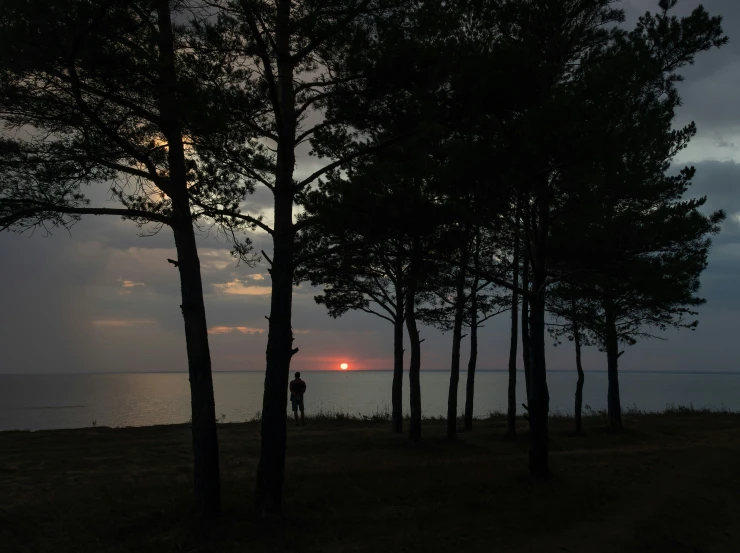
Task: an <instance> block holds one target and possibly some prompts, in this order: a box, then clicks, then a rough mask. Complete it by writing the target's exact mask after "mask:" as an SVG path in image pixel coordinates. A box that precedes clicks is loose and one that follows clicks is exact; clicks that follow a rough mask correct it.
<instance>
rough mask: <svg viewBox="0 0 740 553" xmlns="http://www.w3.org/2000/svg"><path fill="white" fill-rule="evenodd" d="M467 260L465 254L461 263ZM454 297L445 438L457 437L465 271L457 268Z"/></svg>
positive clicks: (452, 438)
mask: <svg viewBox="0 0 740 553" xmlns="http://www.w3.org/2000/svg"><path fill="white" fill-rule="evenodd" d="M465 261H467V256H465V259H464V260H463V263H464V262H465ZM455 293H456V297H455V318H454V321H453V326H452V363H451V366H450V388H449V392H448V394H447V439H448V440H450V441H452V440H454V439H455V438H456V437H457V386H458V383H459V381H460V342H462V325H463V319H464V317H465V271H464V270H463V269H458V274H457V286H456V290H455Z"/></svg>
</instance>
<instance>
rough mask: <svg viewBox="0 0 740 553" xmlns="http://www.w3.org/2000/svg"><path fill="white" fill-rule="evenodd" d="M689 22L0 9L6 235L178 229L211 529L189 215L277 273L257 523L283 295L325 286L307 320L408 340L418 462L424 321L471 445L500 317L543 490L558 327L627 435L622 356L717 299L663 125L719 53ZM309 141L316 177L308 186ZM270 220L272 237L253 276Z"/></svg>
mask: <svg viewBox="0 0 740 553" xmlns="http://www.w3.org/2000/svg"><path fill="white" fill-rule="evenodd" d="M676 3H677V0H660V2H658V4H657V6H656V7H657V11H656V12H654V13H646V14H645V15H643V16H642V17H641V18H640V19H639V21H638V22H637V24H636V25H635V27H634V28H633V29H629V30H628V29H624V28H623V20H624V15H623V13H622V11H621V10H619V9H618V6H617V4H618V2H615V1H613V0H470V1H467V2H453V3H448V2H439V1H437V2H434V1H430V2H418V1H409V0H302V1H291V0H275V1H274V2H267V1H266V0H132V1H125V2H124V1H103V0H64V1H61V0H52V1H48V0H45V1H43V2H42V1H41V0H17V1H15V2H10V3H6V4H4V6H3V8H4V9H3V12H2V13H1V14H0V119H2V120H3V122H4V125H5V127H4V132H3V137H2V140H1V141H0V229H10V230H14V231H17V232H25V231H29V230H33V229H34V228H36V227H43V228H45V229H47V230H49V229H53V228H54V227H57V226H62V227H70V226H71V225H73V224H74V223H75V222H76V221H77V220H79V218H80V217H82V216H83V215H87V214H91V215H117V216H120V217H123V218H125V219H129V220H131V221H133V222H134V223H135V224H137V225H139V226H142V225H156V228H155V229H154V230H158V229H159V228H160V227H163V226H167V227H169V228H171V229H172V232H173V236H174V240H175V246H176V251H177V256H178V259H177V260H173V263H174V265H175V267H176V268H177V269H178V271H179V277H180V283H181V287H182V305H180V309H181V311H182V314H183V318H184V324H185V336H186V344H187V355H188V363H189V375H190V385H191V394H192V413H193V417H192V420H193V424H192V432H193V453H194V486H195V504H196V508H197V510H198V512H199V513H200V514H202V515H203V516H212V515H215V514H217V513H218V512H219V509H220V491H219V490H220V482H219V457H218V442H217V436H216V424H215V407H214V400H213V386H212V378H211V362H210V354H209V349H208V334H207V324H206V313H205V306H204V301H203V292H202V284H201V276H200V264H199V261H198V251H197V246H196V225H197V224H198V223H199V221H202V222H204V223H205V224H208V225H215V226H216V228H218V229H219V230H220V232H222V233H223V235H224V236H225V237H226V238H227V239H229V240H230V241H231V243H232V244H233V254H234V255H235V256H237V257H238V258H240V259H241V260H244V261H246V262H248V263H257V262H259V261H261V259H264V260H265V261H266V262H267V263H268V265H269V269H268V271H269V273H270V276H271V279H272V295H271V304H270V315H269V317H268V319H269V332H268V339H267V350H266V372H265V387H264V396H263V409H262V422H261V425H262V426H261V455H260V460H259V465H258V467H257V479H256V489H255V505H256V509H257V511H258V512H259V513H260V514H261V515H262V516H266V517H267V516H274V515H277V514H279V513H280V511H281V505H282V497H283V484H284V476H285V475H284V473H285V452H286V441H287V434H286V422H287V418H286V407H287V387H288V379H289V369H290V362H291V358H292V357H293V356H294V355H295V354H296V353H298V348H297V347H295V346H296V344H294V337H293V333H292V327H291V309H292V305H291V304H292V293H293V287H294V286H295V285H299V284H301V283H303V282H310V283H311V284H314V285H319V286H322V287H323V292H322V293H321V294H320V295H319V296H317V298H316V301H317V302H318V303H320V304H323V305H325V306H326V307H327V309H328V312H329V314H330V315H331V316H333V317H338V316H341V315H342V314H344V313H346V312H347V311H349V310H361V311H365V312H367V313H369V314H373V315H375V316H378V317H381V318H383V319H385V320H387V321H388V323H390V324H389V325H388V336H389V343H391V342H392V351H393V385H392V390H390V391H389V392H390V396H391V403H392V429H393V431H394V432H399V433H400V432H402V431H403V411H402V405H403V395H404V390H403V387H402V383H403V373H404V364H405V363H406V357H407V356H406V349H405V345H406V344H408V371H409V382H410V389H409V390H408V391H407V392H406V393H407V394H408V397H409V400H410V401H409V405H410V415H411V416H410V421H409V428H408V438H409V441H410V442H412V443H413V442H417V441H419V440H421V439H422V413H421V384H420V379H421V375H420V369H421V353H422V348H423V341H424V339H423V338H422V337H421V332H420V329H419V327H420V325H421V324H426V325H432V326H434V327H436V328H439V329H441V330H443V331H449V332H450V333H451V338H452V346H451V355H450V387H449V406H448V415H447V418H448V424H447V437H448V438H449V439H450V440H454V439H455V437H456V433H457V431H458V423H459V421H458V418H459V416H460V414H461V413H462V427H463V429H464V430H471V429H472V427H473V412H474V409H473V397H474V386H475V368H476V366H477V363H478V351H477V343H478V337H479V332H480V328H481V327H482V326H483V323H484V322H485V321H486V320H487V319H489V318H490V317H493V316H495V315H498V314H501V313H504V312H506V313H508V314H509V315H510V316H511V347H510V351H509V356H510V361H509V378H510V383H509V389H508V397H509V405H508V410H507V411H508V425H507V427H508V432H507V434H508V435H509V436H510V437H511V436H513V435H514V433H515V431H516V425H515V421H516V413H517V406H516V386H517V385H520V386H521V385H524V386H525V387H526V397H527V402H526V405H525V407H526V409H527V420H528V422H529V441H530V455H529V471H530V474H531V476H532V477H533V478H534V479H537V480H540V479H545V478H547V477H548V475H549V468H548V412H549V394H548V389H547V370H546V357H545V346H546V339H547V332H548V329H549V330H550V332H551V333H552V334H553V336H554V337H555V339H556V340H560V339H561V338H567V339H569V340H572V341H574V343H575V350H576V351H575V359H576V366H577V370H578V381H577V383H575V384H576V386H575V394H576V399H575V406H576V407H575V411H576V428H575V430H576V431H577V432H580V430H581V426H580V413H581V404H582V388H583V379H584V377H583V369H582V367H581V348H582V347H585V346H591V345H594V346H597V347H598V348H599V349H600V350H601V351H603V352H604V353H605V354H606V359H607V367H608V390H605V394H606V396H607V400H608V401H607V403H608V415H609V426H610V428H611V429H612V430H613V431H619V430H621V428H622V418H621V405H620V400H619V371H618V360H619V358H620V356H621V355H622V354H623V353H624V349H623V348H624V346H626V345H630V344H634V343H635V342H636V341H637V340H639V339H641V338H647V337H650V336H651V335H652V333H654V332H655V331H656V330H657V331H662V330H665V329H667V328H671V327H673V328H679V327H685V328H695V327H696V324H697V321H696V320H695V315H696V312H695V311H694V309H695V307H696V306H698V305H700V304H701V303H703V301H704V300H702V299H701V298H700V297H699V296H698V295H697V293H698V290H699V277H700V275H701V273H702V271H703V270H704V268H705V267H706V264H707V254H708V251H709V247H710V240H709V236H710V235H712V234H715V233H717V232H718V231H719V223H720V222H721V221H722V220H723V218H724V214H723V213H722V212H715V213H710V214H706V213H704V212H703V211H702V206H703V205H704V204H705V201H706V198H691V196H690V194H689V187H690V185H691V181H692V178H693V176H694V173H695V170H694V168H693V167H685V168H683V169H681V170H680V171H678V172H677V173H675V174H672V173H671V160H672V159H673V158H674V156H675V155H676V154H677V153H678V152H679V151H680V150H681V149H683V148H684V147H685V146H686V145H687V144H688V142H689V140H690V139H691V137H692V136H693V135H694V134H695V132H696V129H695V126H694V125H693V123H692V124H689V125H687V126H686V127H684V128H679V129H674V128H673V126H672V125H673V121H674V116H675V110H676V108H677V106H678V105H679V104H680V98H679V95H678V92H677V89H676V84H677V83H678V82H679V81H680V80H681V79H682V78H681V75H680V71H681V69H682V68H683V67H685V66H686V65H688V64H691V63H693V62H694V60H695V57H696V55H697V54H699V53H701V52H704V51H707V50H710V49H712V48H717V47H720V46H722V45H723V44H725V43H726V42H727V38H726V37H724V35H723V32H722V28H721V18H720V17H716V16H715V17H710V15H709V14H708V13H707V12H706V11H705V10H704V9H703V8H702V7H698V8H696V9H695V10H694V11H693V12H692V13H691V14H690V15H688V16H686V17H683V18H678V17H676V16H674V15H673V14H672V10H673V8H674V7H675V5H676ZM305 142H309V143H310V145H311V148H312V150H311V155H314V156H317V157H319V158H322V159H324V160H325V163H324V165H323V167H322V168H321V169H319V170H317V171H316V172H314V173H313V174H311V175H309V176H307V177H305V178H303V179H301V180H299V179H297V178H296V174H295V168H296V148H297V147H298V146H299V145H301V144H303V143H305ZM88 186H94V187H96V188H98V189H101V190H103V191H105V190H108V189H110V190H112V192H113V195H114V197H115V199H116V202H117V203H116V205H115V207H102V206H94V205H91V203H90V201H89V200H88V199H87V197H86V195H85V191H86V187H88ZM258 187H265V188H266V189H268V190H269V191H270V193H271V194H272V195H273V199H274V216H273V217H272V223H271V224H267V223H266V222H264V221H263V220H262V219H261V218H258V217H255V216H252V215H250V214H249V211H250V210H249V195H250V194H251V193H252V192H254V191H255V190H256V189H257V188H258ZM97 196H98V197H99V196H100V194H97ZM256 228H260V229H261V230H262V231H265V232H267V233H268V235H269V236H270V238H271V239H272V241H273V250H272V252H271V254H267V253H265V252H262V255H261V258H259V257H257V256H255V255H254V254H253V253H252V249H251V241H250V240H249V237H248V233H249V231H251V230H254V229H256ZM163 262H166V261H165V260H163ZM391 326H392V334H391ZM520 331H521V344H522V348H521V353H520V352H519V351H518V344H519V341H520V339H519V333H520ZM391 335H392V336H393V339H392V340H390V337H391ZM466 337H468V338H469V340H470V350H471V351H470V358H469V359H468V364H467V366H468V373H467V375H468V376H467V381H466V383H465V386H466V394H465V396H466V402H465V405H464V406H458V404H457V398H458V388H459V386H460V382H459V377H460V365H461V363H462V362H464V360H462V359H461V344H462V341H463V340H464V339H465V338H466ZM388 353H389V355H390V353H391V347H390V346H389V351H388ZM519 355H521V359H522V364H523V367H524V369H525V371H524V374H525V378H524V382H521V383H518V382H517V381H516V368H517V361H518V358H519Z"/></svg>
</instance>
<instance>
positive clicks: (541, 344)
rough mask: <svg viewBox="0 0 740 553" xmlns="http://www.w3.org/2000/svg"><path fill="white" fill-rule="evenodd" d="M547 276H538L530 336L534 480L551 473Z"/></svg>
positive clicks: (530, 463) (530, 449) (531, 308)
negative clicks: (547, 364) (549, 455)
mask: <svg viewBox="0 0 740 553" xmlns="http://www.w3.org/2000/svg"><path fill="white" fill-rule="evenodd" d="M543 283H544V276H541V277H540V278H538V275H537V274H536V273H535V278H534V281H533V284H534V290H535V292H534V293H533V297H532V299H531V305H530V323H529V325H530V332H531V337H530V339H531V342H530V347H531V348H532V366H531V372H530V375H529V376H530V379H531V380H530V399H529V404H528V406H529V428H530V446H529V472H530V474H531V475H532V477H533V478H536V479H546V478H547V477H548V476H549V469H548V430H547V416H548V403H549V401H548V393H547V376H546V365H545V294H544V290H543V289H541V288H540V287H541V286H542V284H543Z"/></svg>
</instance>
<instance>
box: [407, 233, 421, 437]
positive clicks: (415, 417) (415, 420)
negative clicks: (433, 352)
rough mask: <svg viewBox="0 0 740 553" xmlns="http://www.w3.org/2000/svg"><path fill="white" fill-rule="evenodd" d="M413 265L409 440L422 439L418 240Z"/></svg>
mask: <svg viewBox="0 0 740 553" xmlns="http://www.w3.org/2000/svg"><path fill="white" fill-rule="evenodd" d="M411 249H412V251H411V267H410V268H409V281H408V285H407V286H406V330H407V331H408V334H409V347H410V349H411V359H410V362H409V397H410V407H411V421H410V423H409V441H410V442H412V443H413V442H418V441H419V440H421V383H420V379H419V372H420V370H421V340H419V329H418V328H417V326H416V310H415V306H414V302H415V301H416V287H417V285H416V280H417V278H418V274H419V263H420V261H421V260H420V256H419V253H418V244H417V242H416V240H414V243H413V244H412V247H411Z"/></svg>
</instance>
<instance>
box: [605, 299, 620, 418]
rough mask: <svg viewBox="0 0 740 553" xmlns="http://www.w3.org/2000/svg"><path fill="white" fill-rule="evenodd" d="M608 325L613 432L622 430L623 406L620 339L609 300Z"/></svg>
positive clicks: (610, 402) (606, 305)
mask: <svg viewBox="0 0 740 553" xmlns="http://www.w3.org/2000/svg"><path fill="white" fill-rule="evenodd" d="M604 311H605V313H604V315H605V323H606V361H607V365H606V368H607V379H608V382H609V388H608V392H607V411H608V416H609V428H610V430H612V431H613V432H620V431H621V430H622V404H621V402H620V399H619V374H618V365H619V356H620V353H619V339H618V335H617V322H616V321H617V319H616V314H615V311H614V304H613V303H612V301H611V300H607V301H606V302H605V305H604Z"/></svg>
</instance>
